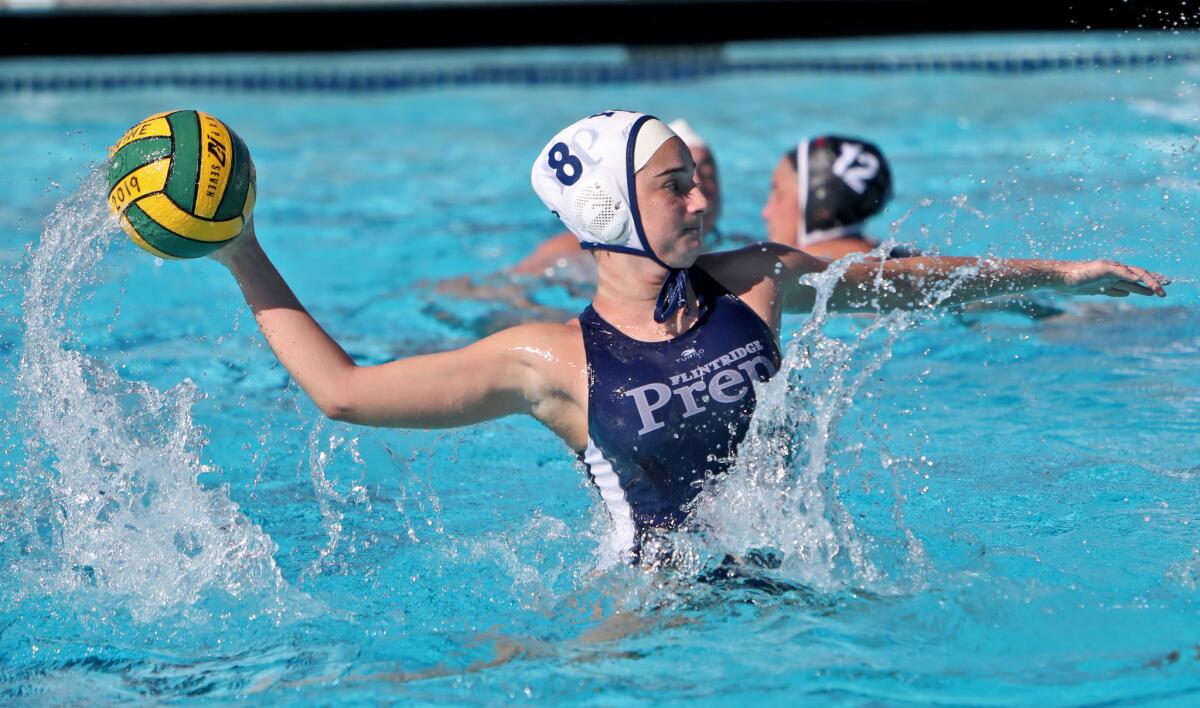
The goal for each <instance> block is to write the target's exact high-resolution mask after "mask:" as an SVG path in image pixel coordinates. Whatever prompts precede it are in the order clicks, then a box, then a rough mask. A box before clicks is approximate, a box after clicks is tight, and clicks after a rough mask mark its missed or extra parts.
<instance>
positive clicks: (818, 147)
mask: <svg viewBox="0 0 1200 708" xmlns="http://www.w3.org/2000/svg"><path fill="white" fill-rule="evenodd" d="M796 163H797V164H796V173H797V177H798V178H799V183H800V184H799V187H800V203H801V205H802V209H803V212H804V223H803V224H802V225H801V227H800V228H801V231H802V233H801V234H800V242H801V243H804V242H811V241H814V240H822V238H821V237H822V236H824V237H826V238H829V237H835V236H843V235H852V234H858V233H860V232H861V230H862V224H863V222H864V221H866V220H867V219H869V218H870V217H872V216H874V215H875V214H877V213H879V212H880V211H882V210H883V207H884V206H885V205H887V203H888V201H889V200H890V199H891V198H892V171H891V168H890V166H889V165H888V162H887V159H886V158H884V156H883V152H882V151H880V149H879V148H878V147H876V146H875V145H873V144H871V143H869V142H866V141H865V140H857V139H854V138H847V137H842V136H837V135H822V136H819V137H816V138H812V139H811V140H804V141H802V142H801V143H800V145H799V146H798V148H797V150H796Z"/></svg>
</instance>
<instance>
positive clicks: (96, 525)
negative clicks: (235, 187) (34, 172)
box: [0, 170, 283, 620]
mask: <svg viewBox="0 0 1200 708" xmlns="http://www.w3.org/2000/svg"><path fill="white" fill-rule="evenodd" d="M104 193H105V189H104V180H103V175H102V172H101V171H100V170H96V171H95V172H93V173H92V174H91V175H90V177H88V178H87V179H86V180H85V182H84V184H83V185H82V187H81V188H80V189H79V191H78V192H76V193H75V194H74V195H72V196H71V197H69V198H67V199H66V200H64V201H63V202H62V203H60V204H59V205H58V206H57V207H56V208H55V210H54V212H53V213H52V214H51V215H50V217H49V218H48V219H47V220H46V223H45V227H44V229H43V232H42V238H41V241H40V243H38V244H37V246H36V247H35V248H34V249H33V250H32V253H31V257H30V262H29V264H28V270H27V274H26V281H25V283H24V285H25V294H24V340H23V352H22V356H21V362H20V369H19V376H18V380H17V390H18V393H19V395H20V398H21V405H22V408H21V411H20V414H19V420H18V421H17V425H18V426H19V427H20V430H21V434H22V437H24V442H25V447H26V451H25V464H24V467H23V468H22V470H21V472H20V474H21V475H22V482H23V485H24V488H25V490H26V493H25V494H24V496H23V497H22V498H21V500H20V501H19V503H18V504H17V505H15V507H14V508H12V509H10V511H12V512H13V515H12V517H11V518H8V519H3V517H0V526H2V527H7V528H8V529H9V530H10V531H13V532H16V533H15V534H14V536H15V537H21V538H23V543H24V547H23V549H22V551H21V559H20V560H19V561H18V563H17V567H16V568H15V569H14V570H15V572H16V573H18V574H20V575H21V576H22V581H21V582H20V587H21V588H22V589H23V590H24V592H25V593H26V594H32V595H36V594H40V593H47V594H58V593H63V592H84V593H95V594H97V595H101V596H105V597H106V598H108V599H110V600H116V601H117V602H122V603H124V604H126V605H127V606H128V608H129V610H130V612H131V613H132V614H133V616H134V617H135V618H137V619H140V620H148V619H151V618H153V617H154V616H156V615H158V614H159V613H161V612H162V611H163V610H165V609H167V608H174V607H179V606H191V605H194V604H195V603H196V602H197V601H198V600H199V599H200V598H201V597H202V596H203V595H205V594H207V593H208V592H209V591H211V590H214V589H216V590H221V591H224V592H226V593H229V594H231V595H234V596H238V595H242V594H243V593H249V592H258V591H272V590H277V589H279V588H281V586H282V585H283V581H282V579H281V577H280V574H279V571H278V569H277V568H276V566H275V562H274V560H273V558H272V554H273V552H274V551H275V544H274V543H273V542H272V540H271V539H270V537H268V536H267V535H266V534H265V533H263V531H262V530H261V529H260V528H258V527H257V526H256V525H254V524H253V523H252V522H250V521H249V520H248V519H247V518H246V517H245V516H244V515H243V514H242V513H241V512H240V511H239V509H238V505H237V504H236V503H234V502H233V501H231V500H230V498H229V494H228V490H227V489H226V488H224V487H221V488H217V489H205V488H204V487H203V486H202V485H201V484H200V482H199V481H198V478H199V476H200V475H201V474H205V473H215V472H216V470H213V469H211V468H210V467H208V466H207V465H205V464H204V463H202V462H201V459H200V450H201V449H202V447H203V445H204V442H205V441H204V440H203V437H202V434H201V431H200V430H199V429H198V428H197V426H196V425H195V424H194V423H193V422H192V418H191V409H192V406H193V404H194V403H195V402H196V401H197V400H198V399H199V398H200V397H201V394H200V392H199V391H198V390H197V388H196V386H195V385H194V384H193V383H192V382H191V381H188V380H185V381H183V382H182V383H180V384H179V385H177V386H174V387H172V388H171V389H170V390H167V391H159V390H157V389H155V388H154V387H152V386H150V385H148V384H146V383H142V382H138V381H129V380H126V379H123V378H122V377H121V376H120V375H119V374H118V373H117V372H116V371H115V370H114V369H113V368H112V367H111V366H110V365H108V364H107V363H106V362H104V361H101V360H100V359H97V358H95V357H91V356H88V355H87V354H84V353H82V352H81V351H79V350H78V349H79V347H78V335H77V334H76V333H74V332H72V331H71V323H70V322H71V317H70V315H71V313H73V312H74V311H75V310H76V309H77V308H75V305H76V303H77V302H78V301H79V300H81V299H86V298H87V293H86V292H85V288H84V286H86V285H88V284H90V283H94V282H96V281H97V279H98V278H99V277H100V273H101V270H100V267H99V264H100V262H101V259H102V258H103V256H104V254H105V251H106V249H107V247H108V245H109V244H110V243H111V236H112V234H113V233H114V231H116V230H117V225H116V222H115V219H113V217H112V216H111V215H110V214H109V213H108V210H107V207H106V206H105V204H104ZM6 514H7V512H6ZM101 601H103V600H101Z"/></svg>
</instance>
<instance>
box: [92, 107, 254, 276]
mask: <svg viewBox="0 0 1200 708" xmlns="http://www.w3.org/2000/svg"><path fill="white" fill-rule="evenodd" d="M108 155H109V158H108V204H109V206H110V207H111V208H112V210H113V212H114V213H116V214H117V215H118V216H119V217H120V218H121V226H122V227H124V229H125V232H126V233H127V234H129V237H130V238H131V239H133V242H134V243H136V244H137V245H139V246H141V247H142V248H144V249H145V250H147V251H149V252H150V253H153V254H154V255H156V256H159V257H161V258H198V257H200V256H205V255H208V254H209V253H212V252H213V251H215V250H217V249H218V248H220V247H221V246H224V245H225V244H227V243H229V242H230V241H232V240H233V239H235V238H237V237H238V235H239V234H241V233H242V229H243V228H245V226H246V222H247V221H248V220H249V219H250V212H251V211H252V210H253V209H254V162H253V161H252V160H251V159H250V151H249V150H247V149H246V144H245V143H244V142H242V139H241V138H239V137H238V136H237V134H236V133H234V132H233V131H232V130H230V129H229V126H227V125H225V124H224V123H222V122H221V121H220V120H218V119H217V118H215V117H213V116H211V115H209V114H207V113H201V112H200V111H169V112H166V113H158V114H156V115H152V116H150V117H149V118H147V119H145V120H143V121H142V122H141V123H138V124H137V125H135V126H133V127H132V128H130V129H129V130H128V131H126V132H125V135H123V136H121V139H120V140H118V141H117V144H116V145H114V146H112V148H111V149H109V153H108Z"/></svg>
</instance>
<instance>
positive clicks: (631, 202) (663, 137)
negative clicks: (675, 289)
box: [531, 111, 676, 263]
mask: <svg viewBox="0 0 1200 708" xmlns="http://www.w3.org/2000/svg"><path fill="white" fill-rule="evenodd" d="M673 137H676V136H675V133H673V132H671V129H670V128H668V127H667V126H666V125H665V124H664V123H663V122H662V121H660V120H658V119H657V118H655V117H653V116H648V115H646V114H644V113H635V112H632V111H604V112H603V113H597V114H596V115H593V116H588V117H587V118H584V119H583V120H580V121H576V122H575V123H572V124H571V125H569V126H567V127H566V128H564V129H563V130H561V131H560V132H559V133H558V135H555V136H554V137H553V138H551V139H550V142H548V143H546V146H545V147H544V148H542V151H541V153H539V154H538V157H537V159H536V160H535V161H534V163H533V172H532V175H531V179H532V182H533V191H535V192H537V195H538V196H539V197H541V199H542V202H543V203H544V204H545V205H546V207H547V208H549V209H550V211H552V212H554V214H555V216H557V217H558V218H559V219H561V220H562V222H563V224H564V225H565V226H566V227H567V229H568V230H569V231H570V232H571V233H573V234H575V237H576V238H578V239H579V243H580V245H581V246H582V247H583V248H593V249H605V250H611V251H620V252H625V253H635V254H638V255H645V256H648V257H650V258H653V259H654V260H655V261H656V262H660V263H661V261H659V259H658V257H657V256H656V255H655V254H654V252H653V251H652V250H651V249H650V247H649V245H648V244H647V243H646V240H645V235H644V234H643V233H642V228H641V223H640V220H639V218H638V212H637V201H636V198H637V194H636V190H635V188H634V183H633V176H634V174H636V173H637V171H638V170H640V169H641V168H642V167H644V166H645V164H646V163H647V162H649V161H650V158H651V157H652V156H653V155H654V152H655V151H656V150H658V148H659V147H661V146H662V144H663V143H665V142H666V141H667V140H670V139H671V138H673Z"/></svg>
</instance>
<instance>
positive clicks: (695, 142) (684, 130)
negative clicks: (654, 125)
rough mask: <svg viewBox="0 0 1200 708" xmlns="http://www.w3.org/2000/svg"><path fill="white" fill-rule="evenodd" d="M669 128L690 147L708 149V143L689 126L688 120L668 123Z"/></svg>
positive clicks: (680, 119)
mask: <svg viewBox="0 0 1200 708" xmlns="http://www.w3.org/2000/svg"><path fill="white" fill-rule="evenodd" d="M667 127H668V128H670V129H671V132H673V133H675V134H676V135H678V136H679V139H680V140H682V141H683V142H684V144H685V145H687V146H688V147H690V148H705V149H707V148H708V143H707V142H705V140H704V138H702V137H700V134H699V133H697V132H696V131H695V129H694V128H692V126H690V125H688V122H687V121H686V120H683V119H682V118H679V119H677V120H673V121H671V122H670V123H667Z"/></svg>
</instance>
